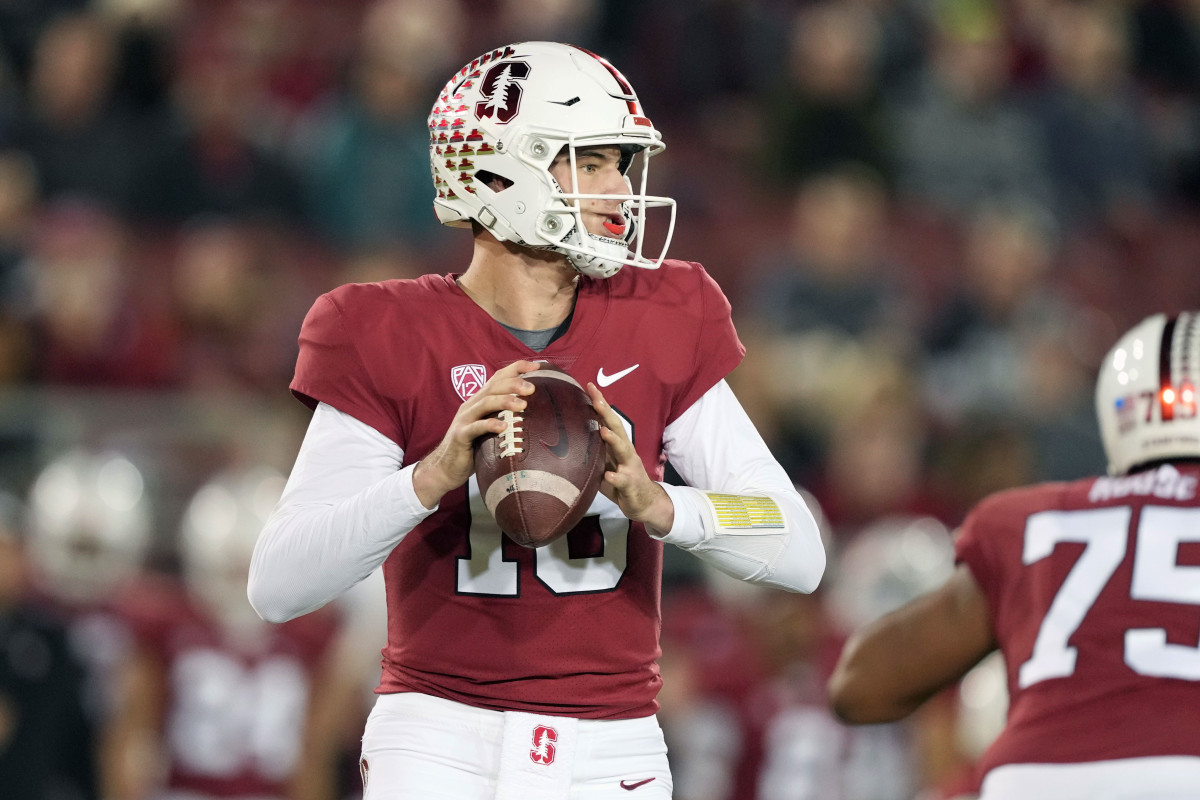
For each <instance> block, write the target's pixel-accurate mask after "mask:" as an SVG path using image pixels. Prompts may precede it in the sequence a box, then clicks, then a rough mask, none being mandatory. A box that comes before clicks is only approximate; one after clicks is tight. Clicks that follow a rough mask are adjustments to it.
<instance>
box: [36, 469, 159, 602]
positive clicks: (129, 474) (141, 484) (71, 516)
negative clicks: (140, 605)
mask: <svg viewBox="0 0 1200 800" xmlns="http://www.w3.org/2000/svg"><path fill="white" fill-rule="evenodd" d="M151 525H152V520H151V509H150V501H149V496H148V493H147V491H146V485H145V481H144V480H143V478H142V473H141V471H140V470H139V469H138V468H137V467H136V466H134V464H133V463H132V462H131V461H130V460H129V459H127V458H126V457H125V456H123V455H121V454H120V453H116V452H105V453H94V452H89V451H85V450H75V451H71V452H68V453H66V454H65V455H63V456H61V457H59V458H57V459H55V460H54V461H52V462H51V463H50V464H48V465H47V466H46V467H45V469H43V470H42V472H41V473H40V474H39V475H38V477H37V479H36V480H35V481H34V484H33V488H32V490H31V492H30V497H29V534H30V537H29V557H30V562H31V564H32V566H33V568H34V573H35V576H36V579H37V580H38V582H39V583H41V584H43V585H44V588H45V589H46V590H47V591H49V592H51V593H52V594H54V595H56V596H59V597H61V598H63V599H65V600H67V601H69V602H73V603H84V604H86V603H95V602H100V601H103V600H106V599H108V598H109V596H110V595H111V593H112V591H113V590H114V589H116V588H117V587H118V586H119V585H120V584H122V583H123V582H125V581H126V580H128V579H129V578H132V577H133V576H135V575H136V574H137V573H138V572H139V571H140V569H141V568H142V564H143V562H144V560H145V557H146V552H147V550H148V549H149V546H150V534H151Z"/></svg>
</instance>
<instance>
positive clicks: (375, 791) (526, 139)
mask: <svg viewBox="0 0 1200 800" xmlns="http://www.w3.org/2000/svg"><path fill="white" fill-rule="evenodd" d="M429 134H430V139H429V154H430V162H431V166H432V173H433V182H434V185H435V191H436V199H435V200H434V207H435V210H436V212H437V215H438V218H439V219H440V220H441V221H442V222H444V223H445V224H447V225H451V226H454V227H462V228H470V229H471V230H472V235H473V237H474V252H473V256H472V259H471V262H470V264H469V265H467V267H466V269H465V271H457V270H456V268H457V267H458V265H453V264H451V265H443V264H430V265H429V267H430V268H431V269H433V270H439V271H441V273H442V274H431V275H427V276H424V277H421V278H419V279H416V280H396V281H385V282H382V283H374V284H366V285H347V286H343V287H341V288H339V289H337V290H335V291H333V292H331V293H329V294H327V295H324V296H323V297H321V298H320V299H319V300H318V301H317V302H316V304H315V305H314V306H313V308H312V310H311V311H310V312H309V315H308V317H307V319H306V320H305V323H304V327H303V329H302V331H301V334H300V356H299V359H298V361H297V366H296V375H295V378H294V380H293V382H292V385H291V388H292V391H293V392H294V393H295V394H296V395H297V396H298V397H299V398H300V399H301V400H302V401H303V402H305V403H306V404H307V405H309V406H310V407H311V408H313V409H314V413H313V417H312V421H311V424H310V427H309V429H308V433H307V435H306V436H305V439H304V442H303V444H302V445H301V448H300V453H299V455H298V457H297V459H296V463H295V466H294V467H293V470H292V474H291V477H290V478H289V481H288V486H287V488H286V490H285V492H284V495H283V498H282V500H281V501H280V504H279V506H278V507H277V508H276V510H275V513H274V514H273V516H272V518H271V520H270V521H269V522H268V523H267V525H266V526H265V528H264V531H263V533H262V535H261V537H260V539H259V542H258V545H257V547H256V549H255V553H254V562H253V564H252V569H251V575H250V581H249V595H250V599H251V601H252V602H253V604H254V607H255V608H256V609H257V610H258V612H259V613H260V614H262V616H263V617H264V618H265V619H268V620H273V621H282V620H288V619H291V618H293V617H296V616H299V615H302V614H305V613H307V612H309V611H311V610H313V609H316V608H319V607H321V606H322V605H324V604H325V603H327V602H328V601H330V600H331V599H332V598H334V597H336V596H338V595H339V594H341V593H342V592H344V591H346V590H347V589H348V588H350V587H351V586H353V585H354V584H355V583H356V582H358V581H359V580H361V579H362V578H363V577H364V576H366V575H368V574H369V573H370V572H371V571H372V570H373V569H375V568H376V567H377V566H378V565H379V564H381V563H383V565H384V578H385V583H386V586H387V603H388V629H389V630H388V643H387V647H386V648H385V651H384V662H383V677H382V681H381V683H380V686H379V689H378V692H379V699H378V700H377V702H376V705H375V707H374V709H373V711H372V714H371V716H370V718H369V720H368V722H367V725H366V734H365V737H364V740H363V750H362V761H361V767H362V773H363V777H364V782H365V784H366V787H365V797H366V798H367V800H376V799H377V798H384V797H386V798H389V799H393V798H401V799H402V798H422V800H426V799H427V798H437V797H453V798H458V799H459V800H483V799H484V798H497V797H498V798H516V797H519V798H522V799H523V800H529V799H530V798H567V797H582V796H584V795H586V796H587V797H591V798H597V800H602V799H603V798H608V797H611V798H618V797H619V798H629V797H631V796H632V797H638V798H643V799H644V800H650V799H651V798H669V797H670V796H671V776H670V772H669V769H668V765H667V758H666V752H665V747H664V744H663V736H662V731H661V730H660V727H659V725H658V722H657V720H656V718H655V712H656V709H657V701H656V699H655V697H656V695H657V693H658V689H659V686H660V682H661V681H660V675H659V670H658V666H657V664H656V659H657V658H658V655H659V642H658V632H659V621H660V610H659V595H660V583H661V570H662V557H663V553H662V549H663V543H667V544H671V545H675V546H678V547H681V548H683V549H685V550H688V551H690V552H692V553H694V554H696V555H697V556H699V557H701V558H704V559H707V560H708V561H709V562H710V563H712V564H714V565H716V566H717V567H719V568H720V569H722V570H724V571H726V572H728V573H730V574H732V575H734V576H736V577H738V578H741V579H744V580H747V581H754V582H758V583H761V584H763V585H767V586H774V587H779V588H781V589H785V590H790V591H802V592H810V591H812V590H813V589H814V588H815V587H816V585H817V583H818V581H819V579H820V577H821V574H822V572H823V570H824V565H825V555H824V550H823V549H822V546H821V540H820V536H819V534H818V530H817V525H816V522H815V520H814V519H813V515H812V514H811V513H810V511H809V509H808V508H807V507H806V505H805V504H804V501H803V500H802V499H801V497H800V495H799V494H798V493H797V492H796V491H795V488H794V487H793V485H792V483H791V481H790V480H789V478H788V477H787V475H786V474H785V472H784V471H783V469H782V468H781V467H780V466H779V465H778V463H776V461H775V460H774V458H772V456H771V454H770V452H769V451H768V450H767V448H766V446H765V444H764V443H763V441H762V438H761V437H760V436H759V435H758V433H757V432H756V431H755V429H754V427H753V425H752V424H751V423H750V421H749V419H748V417H747V416H746V414H745V413H744V411H743V410H742V408H741V406H740V405H739V404H738V402H737V400H736V399H735V398H734V396H733V394H732V393H731V391H730V389H729V387H728V386H727V384H726V382H725V376H726V374H727V373H728V372H729V371H730V370H732V369H733V367H734V366H736V365H737V364H738V362H739V361H740V360H741V358H742V354H743V348H742V345H741V343H740V342H739V341H738V338H737V335H736V333H735V331H734V328H733V325H732V323H731V321H730V307H729V303H728V301H727V300H726V299H725V296H724V295H723V294H722V292H721V290H720V289H719V288H718V287H717V285H716V283H715V282H714V281H713V280H712V279H711V278H710V277H709V276H708V275H707V273H706V272H705V271H704V269H703V268H702V267H701V266H700V265H699V264H696V263H691V262H683V261H673V260H666V259H665V251H666V247H667V245H668V244H669V241H670V237H671V231H672V229H673V227H674V201H673V200H670V199H668V198H665V197H654V196H650V195H648V194H647V193H646V185H647V166H648V162H649V160H650V157H651V156H653V155H654V154H656V153H658V152H660V151H661V150H662V149H663V147H664V144H663V140H662V136H661V134H660V133H659V132H658V130H657V129H656V128H655V127H654V125H653V124H652V123H651V121H650V119H649V118H648V117H647V116H646V115H645V114H644V113H643V110H642V107H641V104H640V103H639V101H638V97H637V95H636V94H635V93H634V91H633V89H632V88H631V87H630V85H629V82H628V81H627V80H626V79H625V77H624V76H623V75H622V74H621V73H620V72H618V71H617V69H616V68H615V67H613V66H612V65H611V64H610V63H609V62H607V61H606V60H604V59H603V58H601V57H599V56H597V55H595V54H593V53H590V52H588V51H586V50H583V49H580V48H578V47H572V46H569V45H565V44H555V43H548V42H525V43H521V44H514V45H511V46H506V47H502V48H499V49H497V50H493V51H491V52H489V53H485V54H483V55H481V56H480V57H479V58H476V59H474V60H472V61H471V62H470V63H468V64H467V65H465V66H464V67H463V68H462V69H461V70H459V71H458V72H457V73H456V74H455V75H454V77H453V78H451V79H450V81H449V82H448V83H447V84H446V86H445V89H444V90H443V91H442V92H441V94H440V95H439V97H438V98H437V100H436V101H435V103H434V106H433V110H432V112H431V113H430V115H429ZM635 185H636V187H637V188H636V189H635ZM649 208H658V209H660V211H658V212H656V213H661V214H662V215H663V216H664V219H663V220H662V221H663V222H664V224H665V226H666V230H665V233H664V232H661V231H660V233H661V237H660V238H659V241H660V243H661V246H659V247H655V248H652V249H655V250H657V251H658V254H657V255H656V256H651V255H647V253H646V252H644V250H645V247H644V245H645V237H644V234H645V230H646V221H647V220H646V211H647V209H649ZM623 267H634V269H623ZM539 359H544V360H546V361H549V362H551V363H553V364H555V365H556V366H558V367H560V368H561V369H564V370H566V371H567V372H568V373H570V374H571V375H572V376H573V377H574V378H575V379H576V380H577V381H579V383H580V384H581V385H587V386H588V387H589V391H590V394H591V397H592V399H593V401H594V403H595V405H596V408H597V410H598V412H599V413H600V414H601V416H602V418H603V421H604V428H603V429H602V436H603V439H604V441H605V443H606V445H607V452H608V463H607V471H606V472H605V475H604V480H603V483H602V486H601V495H598V496H597V499H596V501H595V503H594V504H593V506H592V507H591V509H590V513H589V514H588V515H587V516H585V517H584V519H583V521H582V522H581V523H580V524H579V525H578V526H577V527H576V528H575V529H574V530H573V531H571V532H570V533H569V534H568V535H567V536H566V537H563V538H562V539H559V540H558V541H556V542H554V543H552V544H550V545H547V546H545V547H542V548H540V549H536V550H531V549H525V548H522V547H520V546H517V545H516V544H515V543H513V542H512V541H510V540H508V539H507V538H506V537H505V536H504V535H503V534H502V533H501V531H500V530H499V528H498V527H497V525H496V523H495V521H494V520H493V519H492V518H491V516H490V515H489V513H488V512H487V510H486V508H485V506H484V505H483V503H482V501H481V498H480V497H479V492H478V488H477V485H476V482H475V480H474V479H473V477H472V470H473V456H472V442H473V441H474V440H475V439H476V438H477V437H479V436H480V435H483V434H485V433H488V432H500V431H501V429H502V428H503V426H504V423H503V422H501V421H500V420H498V419H494V418H493V417H492V416H491V415H492V414H493V412H498V411H501V410H506V409H507V410H512V411H519V410H520V409H522V408H523V407H524V406H525V399H524V398H525V396H526V395H528V394H529V393H531V392H532V390H533V387H532V385H531V384H530V383H528V382H527V381H525V380H524V379H523V377H522V375H524V374H525V373H528V372H530V371H533V370H535V369H537V366H538V365H537V363H536V362H537V361H538V360H539ZM667 459H669V460H670V461H671V463H672V465H673V466H674V467H675V468H676V469H677V471H678V472H679V474H680V475H681V476H682V477H683V478H684V479H685V480H686V481H687V482H688V483H689V484H690V486H688V487H676V486H668V485H665V484H664V483H663V482H662V478H663V470H664V466H663V465H664V462H665V461H666V460H667ZM691 487H698V488H691ZM631 792H632V793H635V794H631Z"/></svg>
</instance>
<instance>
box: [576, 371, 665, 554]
mask: <svg viewBox="0 0 1200 800" xmlns="http://www.w3.org/2000/svg"><path fill="white" fill-rule="evenodd" d="M587 392H588V395H589V396H590V397H591V398H592V405H594V406H595V408H596V413H598V414H599V415H600V420H601V422H603V426H602V427H601V428H600V438H601V439H603V440H604V443H605V445H607V450H608V455H607V459H606V463H605V465H604V467H605V472H604V479H603V480H602V481H601V482H600V491H601V493H603V494H604V496H605V497H607V498H608V499H609V500H612V501H613V502H614V503H616V504H617V506H618V507H619V508H620V509H621V512H622V513H623V514H624V515H625V516H627V517H629V518H630V519H631V520H633V521H635V522H641V523H643V524H644V525H646V527H648V528H652V529H653V532H654V533H656V534H659V535H662V534H665V533H666V532H667V531H669V530H671V526H672V525H673V524H674V523H675V505H674V504H673V503H672V502H671V498H670V497H668V496H667V493H666V491H665V490H664V489H663V488H662V486H660V485H659V484H658V483H657V482H656V481H653V480H651V479H650V475H649V474H648V473H647V472H646V466H645V465H644V464H643V463H642V459H641V458H640V457H639V456H638V454H637V450H635V449H634V447H633V442H631V441H629V437H628V436H627V435H626V434H625V426H624V425H622V424H621V418H620V417H618V416H617V412H615V411H613V409H612V406H610V405H609V404H608V401H607V400H605V399H604V395H603V394H601V393H600V390H599V389H598V388H596V384H594V383H589V384H588V385H587Z"/></svg>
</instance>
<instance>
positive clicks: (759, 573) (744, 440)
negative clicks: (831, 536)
mask: <svg viewBox="0 0 1200 800" xmlns="http://www.w3.org/2000/svg"><path fill="white" fill-rule="evenodd" d="M663 446H664V449H665V451H666V455H667V459H668V460H669V461H670V462H671V465H672V466H673V467H675V470H676V471H677V472H678V473H679V475H680V477H682V478H683V479H684V480H685V481H687V483H688V486H669V485H667V484H663V488H664V489H666V491H667V494H668V495H669V496H670V498H671V501H672V502H673V503H674V504H675V522H674V524H673V525H672V527H671V530H670V531H669V532H667V534H666V535H664V536H663V537H662V541H664V542H669V543H671V544H674V545H676V546H678V547H681V548H683V549H684V550H687V551H689V552H691V553H693V554H695V555H696V556H698V557H700V558H702V559H704V560H705V561H707V562H708V563H710V564H712V565H713V566H714V567H716V568H717V569H719V570H721V571H722V572H724V573H726V574H728V575H732V576H733V577H735V578H738V579H740V580H744V581H749V582H751V583H761V584H765V585H768V586H775V587H778V588H781V589H787V590H788V591H793V592H811V591H813V590H814V589H816V588H817V584H818V583H819V582H820V580H821V575H822V574H823V573H824V571H825V548H824V546H823V545H822V543H821V534H820V530H819V528H818V526H817V521H816V519H815V518H814V517H813V514H812V512H811V511H810V510H809V508H808V506H807V505H806V504H805V502H804V500H803V498H801V497H800V493H799V492H797V491H796V487H795V486H794V485H793V484H792V481H791V479H790V478H788V476H787V473H786V472H785V471H784V469H783V467H781V466H780V465H779V462H777V461H776V460H775V458H774V456H772V455H771V451H770V450H769V449H768V448H767V445H766V443H765V442H764V441H763V439H762V436H760V435H759V433H758V431H757V430H756V429H755V427H754V423H752V422H751V421H750V418H749V417H748V416H747V415H746V412H745V410H743V409H742V406H741V404H740V403H739V402H738V400H737V398H736V397H735V396H734V394H733V390H732V389H730V388H729V385H728V384H727V383H726V382H725V381H721V382H720V383H718V384H717V385H716V386H714V387H713V388H711V389H709V390H708V391H707V392H706V393H705V394H704V396H703V397H701V398H700V399H699V400H697V401H696V402H695V404H693V405H692V407H691V408H689V409H688V410H687V411H685V412H684V413H683V414H682V415H681V416H680V417H679V418H678V419H676V420H675V421H674V422H672V423H671V424H670V425H668V426H667V429H666V431H665V432H664V434H663ZM692 487H705V488H703V489H700V488H692Z"/></svg>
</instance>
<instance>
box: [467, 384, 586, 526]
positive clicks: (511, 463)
mask: <svg viewBox="0 0 1200 800" xmlns="http://www.w3.org/2000/svg"><path fill="white" fill-rule="evenodd" d="M524 378H525V380H527V381H529V382H530V383H532V384H533V385H534V386H535V387H536V388H535V389H534V391H533V394H531V395H527V396H526V398H525V399H526V400H527V401H528V402H527V405H526V406H525V410H524V411H520V412H512V411H501V412H500V413H499V414H498V416H499V417H500V418H501V419H503V420H504V421H505V422H506V423H507V424H508V427H507V429H506V430H505V431H504V432H503V433H499V434H486V435H484V436H480V437H479V438H478V439H477V440H476V441H475V476H476V479H477V480H478V481H479V492H480V494H481V495H482V496H483V501H484V504H485V505H486V506H487V509H488V511H490V512H491V514H492V516H493V517H495V519H496V522H497V524H499V526H500V530H502V531H504V532H505V533H506V534H508V537H509V538H510V539H512V540H513V541H514V542H516V543H517V544H519V545H522V546H524V547H541V546H542V545H546V544H549V543H550V542H552V541H554V540H555V539H557V538H559V537H560V536H563V535H564V534H565V533H566V532H567V531H569V530H571V529H572V528H574V527H575V526H576V525H577V524H578V523H579V520H580V519H582V518H583V515H584V514H585V513H586V512H587V510H588V508H589V507H590V506H591V504H592V500H594V499H595V497H596V491H597V490H598V489H599V488H600V480H601V478H602V477H603V476H604V460H605V445H604V440H603V439H601V438H600V417H599V415H597V413H596V410H595V409H594V408H593V407H592V399H591V398H590V397H588V394H587V392H585V391H584V389H583V387H582V386H580V385H579V383H578V382H576V380H575V379H574V378H572V377H571V376H570V375H568V374H567V373H565V372H563V371H562V370H560V369H558V368H557V367H553V366H550V365H549V364H546V365H543V366H542V367H541V369H538V370H535V371H533V372H527V373H525V375H524Z"/></svg>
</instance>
